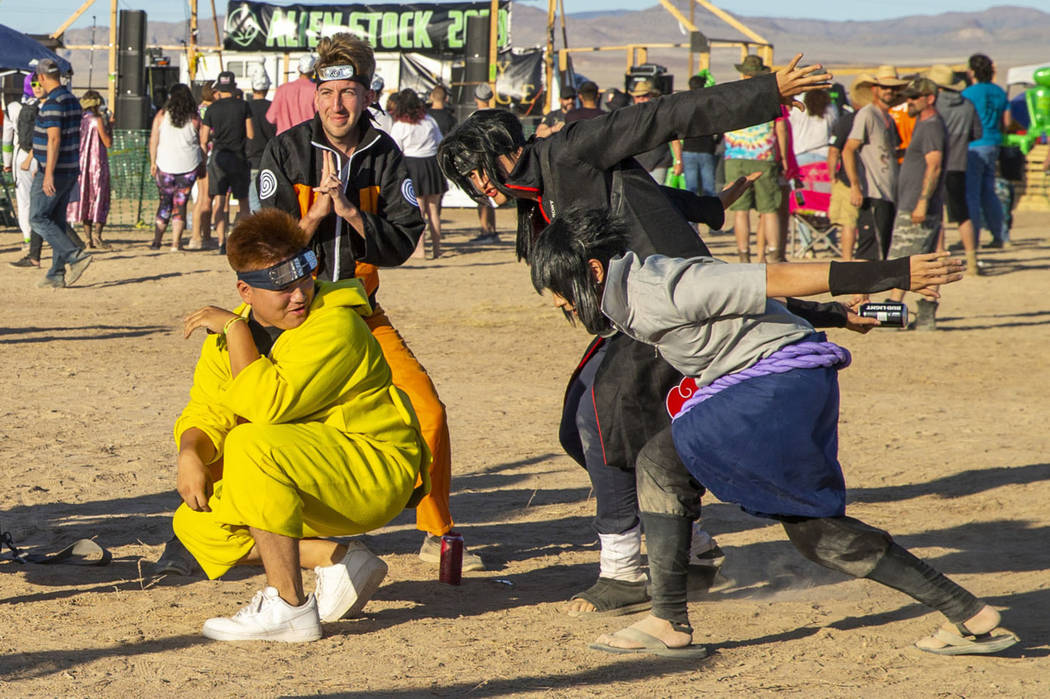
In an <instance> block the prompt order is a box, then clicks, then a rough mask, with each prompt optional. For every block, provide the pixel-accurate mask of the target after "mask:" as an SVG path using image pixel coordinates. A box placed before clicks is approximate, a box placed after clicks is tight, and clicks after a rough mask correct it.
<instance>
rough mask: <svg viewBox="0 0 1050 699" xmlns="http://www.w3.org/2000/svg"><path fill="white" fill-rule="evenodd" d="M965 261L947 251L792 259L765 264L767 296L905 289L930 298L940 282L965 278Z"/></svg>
mask: <svg viewBox="0 0 1050 699" xmlns="http://www.w3.org/2000/svg"><path fill="white" fill-rule="evenodd" d="M963 268H964V267H963V263H962V262H961V261H959V260H953V259H951V258H950V257H949V256H948V253H947V252H931V253H927V254H924V255H913V256H911V257H906V258H900V259H896V260H887V261H886V262H808V263H807V262H802V263H799V262H792V263H790V264H788V263H781V264H772V265H766V296H767V297H768V298H774V297H781V296H812V295H814V294H822V293H825V292H828V291H831V292H832V293H834V294H853V293H875V292H879V291H886V290H887V289H900V288H904V289H907V290H909V291H915V292H918V293H920V294H922V295H923V296H926V297H928V298H931V299H935V298H938V297H939V296H940V294H939V293H938V292H937V290H936V288H934V287H937V286H939V285H941V284H950V283H951V282H955V281H958V280H960V279H962V273H963Z"/></svg>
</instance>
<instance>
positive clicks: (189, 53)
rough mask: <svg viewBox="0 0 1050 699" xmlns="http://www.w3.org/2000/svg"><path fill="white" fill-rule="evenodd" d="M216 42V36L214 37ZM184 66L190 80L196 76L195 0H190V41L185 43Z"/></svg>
mask: <svg viewBox="0 0 1050 699" xmlns="http://www.w3.org/2000/svg"><path fill="white" fill-rule="evenodd" d="M215 39H216V42H217V41H218V37H216V38H215ZM186 61H187V63H186V66H187V68H188V69H189V74H190V82H193V81H194V80H195V79H196V78H197V0H190V41H189V43H188V44H186Z"/></svg>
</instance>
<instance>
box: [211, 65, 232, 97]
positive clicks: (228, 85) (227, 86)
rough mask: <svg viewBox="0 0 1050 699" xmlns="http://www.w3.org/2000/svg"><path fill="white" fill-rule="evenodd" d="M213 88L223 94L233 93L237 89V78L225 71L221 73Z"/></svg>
mask: <svg viewBox="0 0 1050 699" xmlns="http://www.w3.org/2000/svg"><path fill="white" fill-rule="evenodd" d="M212 88H214V89H216V90H221V91H222V92H233V91H234V90H235V89H236V88H237V76H235V75H234V74H233V73H231V72H230V71H228V70H224V71H222V72H221V73H219V77H218V78H216V79H215V82H214V83H213V84H212Z"/></svg>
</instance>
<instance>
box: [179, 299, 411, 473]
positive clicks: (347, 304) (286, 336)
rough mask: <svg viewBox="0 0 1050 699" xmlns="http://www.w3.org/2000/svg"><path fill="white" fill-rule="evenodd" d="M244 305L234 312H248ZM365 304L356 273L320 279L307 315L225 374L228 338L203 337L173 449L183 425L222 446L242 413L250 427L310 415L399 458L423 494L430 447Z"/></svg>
mask: <svg viewBox="0 0 1050 699" xmlns="http://www.w3.org/2000/svg"><path fill="white" fill-rule="evenodd" d="M249 310H250V308H249V307H248V305H247V304H242V305H241V306H239V307H238V308H237V309H236V311H235V312H236V313H238V314H240V315H247V313H248V311H249ZM371 312H372V309H371V307H370V306H369V303H368V297H367V296H366V295H365V291H364V287H363V286H362V285H361V282H360V281H358V280H357V279H348V280H345V281H340V282H318V283H317V293H316V295H315V296H314V300H313V303H312V304H311V305H310V313H309V315H308V316H307V318H306V320H305V321H304V322H303V323H302V325H300V326H299V327H297V328H293V329H291V330H285V331H284V332H283V333H281V335H280V337H278V338H277V341H276V342H275V343H274V345H273V348H272V349H271V351H270V354H269V356H266V357H260V358H259V359H257V360H255V361H254V362H252V363H251V364H249V365H248V366H247V367H245V368H244V370H243V371H241V373H240V374H238V375H237V378H232V376H231V372H230V357H229V353H228V352H227V350H226V340H225V337H223V336H221V335H209V336H208V337H207V338H206V339H205V340H204V346H203V348H202V350H201V356H200V360H199V361H198V362H197V368H196V370H195V372H194V375H193V387H192V388H191V389H190V401H189V403H188V404H187V405H186V407H185V409H184V410H183V411H182V414H181V415H180V416H179V418H178V420H176V422H175V443H176V448H177V445H178V443H179V440H180V438H181V436H182V433H183V432H185V431H186V430H187V429H189V428H190V427H196V428H198V429H200V430H202V431H203V432H204V433H205V434H206V435H208V438H209V439H211V441H212V444H214V445H215V451H216V459H215V460H218V458H220V457H221V456H222V453H223V443H224V441H225V438H226V435H227V434H228V433H229V432H230V430H232V429H233V428H234V427H235V426H236V425H237V422H238V418H243V420H244V421H248V422H251V423H255V424H280V423H290V422H295V423H305V422H316V423H321V424H324V425H326V426H328V427H332V428H334V429H336V430H338V431H340V432H342V433H343V434H345V435H346V436H347V437H349V438H351V439H353V440H364V441H366V442H367V443H369V444H370V445H372V447H373V448H375V449H376V450H378V451H381V452H383V453H386V454H389V455H390V456H391V457H393V458H395V459H397V460H399V461H402V462H403V463H405V464H407V465H409V466H410V467H411V468H414V469H416V470H417V471H419V472H420V473H421V474H422V478H423V487H424V493H425V492H427V491H429V479H428V477H427V467H428V466H429V464H430V452H429V451H428V449H427V446H426V443H425V442H424V441H423V438H422V436H421V435H420V431H419V423H418V421H417V420H416V415H415V412H414V411H413V409H412V404H411V403H410V402H409V399H408V397H407V396H406V395H405V394H404V393H402V392H401V390H400V389H398V388H396V387H395V386H394V385H393V383H392V382H391V377H390V367H389V366H388V365H387V363H386V360H385V359H384V358H383V353H382V351H381V350H380V348H379V344H378V343H377V342H376V340H375V338H373V337H372V334H371V332H370V331H369V329H368V326H366V325H365V322H364V320H362V318H361V316H367V315H369V314H371Z"/></svg>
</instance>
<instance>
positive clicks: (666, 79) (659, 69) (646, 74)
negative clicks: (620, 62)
mask: <svg viewBox="0 0 1050 699" xmlns="http://www.w3.org/2000/svg"><path fill="white" fill-rule="evenodd" d="M641 80H648V81H649V82H650V83H651V84H652V86H653V87H655V88H656V89H657V90H659V91H660V94H661V95H669V94H671V93H672V92H674V76H673V75H671V74H670V73H668V72H667V68H665V67H664V66H661V65H658V64H656V63H642V64H641V65H637V66H634V67H632V68H631V70H630V71H629V72H628V73H627V74H626V75H625V76H624V90H626V91H627V92H630V91H631V90H632V89H634V86H635V84H637V83H638V82H639V81H641Z"/></svg>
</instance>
